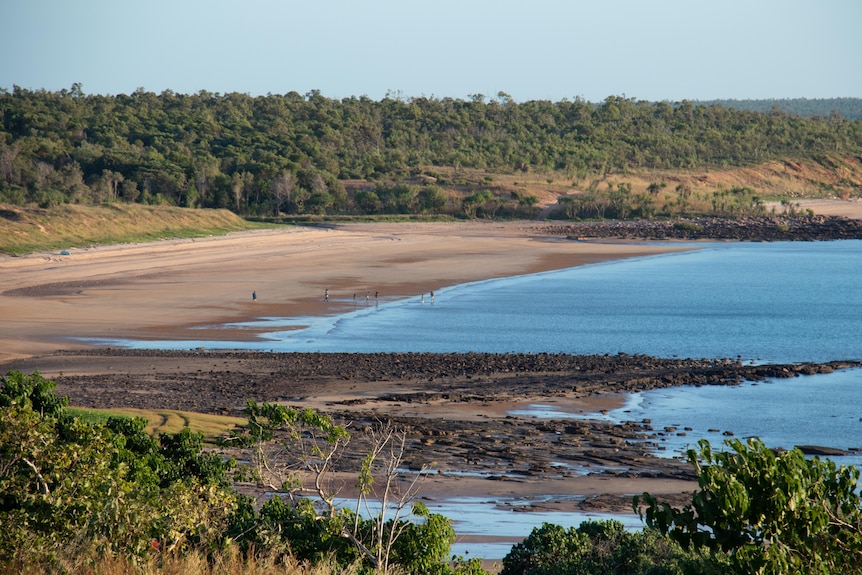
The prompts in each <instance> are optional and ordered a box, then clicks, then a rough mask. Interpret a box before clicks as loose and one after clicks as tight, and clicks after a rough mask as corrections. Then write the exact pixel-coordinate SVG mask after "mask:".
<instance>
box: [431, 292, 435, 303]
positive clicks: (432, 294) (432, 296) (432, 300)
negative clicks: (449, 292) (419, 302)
mask: <svg viewBox="0 0 862 575" xmlns="http://www.w3.org/2000/svg"><path fill="white" fill-rule="evenodd" d="M431 303H434V292H433V291H432V292H431Z"/></svg>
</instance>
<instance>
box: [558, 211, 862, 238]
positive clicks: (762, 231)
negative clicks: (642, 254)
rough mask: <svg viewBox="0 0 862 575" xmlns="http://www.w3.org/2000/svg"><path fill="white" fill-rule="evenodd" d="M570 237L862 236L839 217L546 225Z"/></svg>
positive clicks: (855, 223)
mask: <svg viewBox="0 0 862 575" xmlns="http://www.w3.org/2000/svg"><path fill="white" fill-rule="evenodd" d="M546 231H547V233H548V234H550V235H556V236H563V237H567V238H570V239H611V238H615V239H645V240H735V241H764V242H777V241H818V240H851V239H853V240H858V239H862V220H858V219H848V218H843V217H838V216H802V217H790V216H770V217H767V216H763V217H744V218H733V219H729V218H691V219H675V220H639V221H617V220H613V221H611V220H609V221H602V222H566V223H561V224H559V225H557V226H550V227H548V228H547V230H546Z"/></svg>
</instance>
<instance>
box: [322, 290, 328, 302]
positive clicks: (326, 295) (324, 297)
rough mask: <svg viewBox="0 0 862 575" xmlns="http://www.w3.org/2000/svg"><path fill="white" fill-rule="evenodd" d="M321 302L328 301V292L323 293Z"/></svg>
mask: <svg viewBox="0 0 862 575" xmlns="http://www.w3.org/2000/svg"><path fill="white" fill-rule="evenodd" d="M323 301H329V290H326V291H325V292H323Z"/></svg>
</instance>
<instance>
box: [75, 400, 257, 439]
mask: <svg viewBox="0 0 862 575" xmlns="http://www.w3.org/2000/svg"><path fill="white" fill-rule="evenodd" d="M68 410H69V411H70V412H71V413H73V414H74V415H77V416H79V417H81V418H83V419H84V420H85V421H89V422H91V423H104V422H106V421H107V420H108V417H111V416H113V417H140V418H143V419H146V420H147V422H148V424H147V427H146V430H147V433H149V434H150V435H153V436H155V435H158V434H160V433H179V432H180V431H182V430H183V429H184V428H186V427H188V428H190V429H191V430H192V431H199V432H201V433H203V435H204V440H205V441H207V442H209V443H214V442H215V440H216V439H217V438H219V437H223V436H225V435H227V434H228V432H229V431H231V430H232V429H234V427H235V426H237V425H243V424H245V423H247V421H246V420H245V419H243V418H241V417H230V416H225V415H212V414H206V413H192V412H188V411H176V410H172V409H158V410H154V409H134V408H131V407H129V408H116V409H83V408H76V407H70V408H68Z"/></svg>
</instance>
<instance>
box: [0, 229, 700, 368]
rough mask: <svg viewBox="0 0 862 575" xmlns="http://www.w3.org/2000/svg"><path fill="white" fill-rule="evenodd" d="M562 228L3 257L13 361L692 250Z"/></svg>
mask: <svg viewBox="0 0 862 575" xmlns="http://www.w3.org/2000/svg"><path fill="white" fill-rule="evenodd" d="M550 228H551V225H550V224H546V223H543V222H503V223H500V222H455V223H422V224H344V225H339V226H335V227H327V228H317V227H315V228H305V227H287V228H284V229H278V230H263V231H251V232H238V233H232V234H229V235H227V236H219V237H211V238H204V239H202V240H169V241H161V242H154V243H150V244H131V245H119V246H100V247H94V248H88V249H80V250H78V249H74V250H70V255H69V256H61V255H57V254H53V253H42V254H34V255H31V256H26V257H19V258H0V278H2V279H0V315H2V316H3V318H4V321H3V322H2V323H0V365H2V363H3V362H4V361H9V360H12V359H21V358H25V357H27V356H29V355H36V354H42V353H50V352H52V351H57V350H61V349H86V348H89V347H91V346H90V345H88V344H86V343H83V342H80V341H74V340H72V339H71V338H91V339H96V340H98V339H111V340H113V339H138V338H139V339H145V340H160V339H164V340H194V339H200V336H202V335H203V336H205V337H206V338H207V339H211V340H231V339H233V338H236V336H237V335H238V332H237V331H236V330H231V329H226V328H225V327H224V326H225V324H228V323H238V322H247V321H254V320H256V319H257V318H260V317H285V318H290V317H302V316H323V315H334V314H336V313H338V312H340V311H342V310H343V309H344V308H345V307H349V305H350V302H351V301H352V295H353V294H357V298H362V299H364V297H365V294H366V293H368V294H370V297H371V298H372V303H373V301H374V300H373V298H374V294H375V293H379V294H380V298H381V300H390V299H393V298H405V297H411V296H418V295H420V294H421V293H426V294H428V293H430V292H431V291H434V290H439V289H441V288H443V287H448V286H452V285H456V284H461V283H467V282H471V281H478V280H485V279H493V278H501V277H508V276H514V275H523V274H531V273H537V272H542V271H550V270H556V269H564V268H569V267H576V266H579V265H584V264H590V263H597V262H601V261H608V260H613V259H619V258H627V257H637V256H643V255H653V254H658V253H667V252H671V251H680V250H684V249H692V248H691V247H688V248H686V247H684V246H679V245H674V246H669V245H657V244H656V243H646V242H627V243H621V242H613V241H596V242H572V241H552V238H554V237H556V236H553V235H552V234H549V232H548V230H549V229H550ZM326 290H329V291H330V294H331V295H330V301H329V302H326V301H324V294H325V292H326ZM253 292H254V293H255V294H256V295H257V298H256V300H252V293H253ZM192 328H194V331H192ZM245 335H246V336H247V337H248V338H249V339H251V338H254V337H255V335H257V332H255V331H254V330H249V331H247V332H246V333H245Z"/></svg>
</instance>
